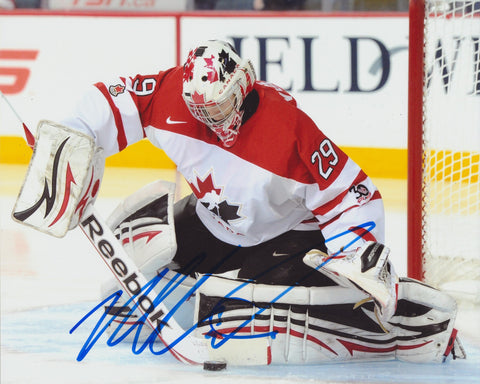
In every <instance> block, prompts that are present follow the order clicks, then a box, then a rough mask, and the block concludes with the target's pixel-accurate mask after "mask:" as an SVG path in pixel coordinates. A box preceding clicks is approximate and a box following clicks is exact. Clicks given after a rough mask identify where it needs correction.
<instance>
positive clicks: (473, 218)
mask: <svg viewBox="0 0 480 384" xmlns="http://www.w3.org/2000/svg"><path fill="white" fill-rule="evenodd" d="M425 73H426V75H427V76H426V79H425V84H424V133H423V135H424V137H423V141H424V191H423V192H424V233H423V238H424V245H423V248H424V252H425V254H424V272H425V281H426V282H428V283H430V284H432V285H434V286H436V287H439V288H441V289H445V290H448V291H450V292H452V293H453V294H455V296H457V297H458V298H460V299H462V300H467V301H470V302H474V303H477V304H478V303H480V181H479V163H480V2H478V1H477V2H476V3H475V2H473V1H462V2H458V1H445V0H444V1H434V0H427V1H426V20H425Z"/></svg>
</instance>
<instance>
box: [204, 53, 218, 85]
mask: <svg viewBox="0 0 480 384" xmlns="http://www.w3.org/2000/svg"><path fill="white" fill-rule="evenodd" d="M204 60H205V63H207V65H205V67H206V68H207V69H208V71H207V79H208V81H210V83H213V82H215V81H218V73H217V71H216V70H215V66H214V65H213V61H214V60H215V58H214V56H213V55H211V56H210V58H204Z"/></svg>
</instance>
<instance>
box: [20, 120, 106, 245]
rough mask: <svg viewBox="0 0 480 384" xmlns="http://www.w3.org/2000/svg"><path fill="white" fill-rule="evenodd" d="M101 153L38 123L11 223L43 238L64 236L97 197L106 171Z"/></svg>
mask: <svg viewBox="0 0 480 384" xmlns="http://www.w3.org/2000/svg"><path fill="white" fill-rule="evenodd" d="M102 152H103V150H102V149H101V148H98V147H96V146H95V143H94V140H93V138H91V137H90V136H88V135H85V134H83V133H80V132H77V131H74V130H72V129H70V128H68V127H65V126H62V125H60V124H57V123H54V122H51V121H48V120H42V121H40V122H39V126H38V130H37V138H36V143H35V147H34V149H33V155H32V159H31V160H30V165H29V168H28V170H27V174H26V176H25V179H24V182H23V185H22V188H21V190H20V193H19V195H18V198H17V201H16V203H15V206H14V209H13V213H12V218H13V219H14V220H15V221H17V222H20V223H22V224H25V225H28V226H30V227H33V228H35V229H37V230H39V231H42V232H45V233H47V234H50V235H53V236H56V237H63V236H65V234H66V233H67V231H68V230H69V229H72V228H74V227H75V226H76V225H77V224H78V222H79V221H80V219H81V217H82V214H83V212H84V211H85V208H86V207H87V206H88V205H89V204H93V202H94V201H95V199H96V197H97V193H98V190H99V188H100V182H101V179H102V176H103V170H104V158H103V155H102Z"/></svg>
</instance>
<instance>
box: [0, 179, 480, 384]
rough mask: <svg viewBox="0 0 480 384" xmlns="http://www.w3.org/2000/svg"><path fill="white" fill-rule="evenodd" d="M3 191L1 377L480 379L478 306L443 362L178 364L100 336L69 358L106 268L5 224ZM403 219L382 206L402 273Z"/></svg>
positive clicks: (82, 249)
mask: <svg viewBox="0 0 480 384" xmlns="http://www.w3.org/2000/svg"><path fill="white" fill-rule="evenodd" d="M4 187H5V185H4ZM6 189H7V188H3V195H2V196H0V213H1V214H0V261H1V265H0V272H1V276H0V277H1V280H0V281H1V377H0V379H1V380H0V381H1V383H2V384H6V383H49V384H56V383H62V384H64V383H69V384H77V383H89V384H96V383H101V384H108V383H119V384H120V383H121V384H129V383H177V384H182V383H185V384H187V383H188V384H191V383H195V384H200V383H212V381H214V382H215V383H231V384H237V383H238V384H240V383H241V384H245V383H280V384H282V383H432V384H433V383H435V384H442V383H479V382H480V367H479V364H478V363H479V362H480V336H479V335H480V329H479V327H480V326H479V324H480V317H479V314H478V310H477V309H469V310H466V309H462V310H461V311H460V313H459V318H458V322H457V324H458V327H459V328H460V335H462V336H463V339H462V341H463V344H464V347H465V348H466V351H467V354H468V359H467V360H464V361H461V360H456V361H450V362H447V363H446V364H411V363H404V362H397V361H393V362H381V363H341V364H322V365H316V366H307V367H305V366H266V367H228V368H227V369H226V370H225V371H221V372H206V371H203V369H202V368H201V367H198V366H186V365H182V364H181V363H179V362H178V361H177V360H175V359H174V358H173V357H172V356H171V355H170V354H168V353H167V354H163V355H160V356H157V355H154V354H153V353H152V352H150V351H149V350H148V349H147V350H145V351H143V352H142V353H141V354H139V355H136V354H134V353H133V352H132V350H131V343H121V344H119V345H117V346H114V347H110V346H108V345H107V335H104V336H103V337H101V338H100V339H99V341H98V342H97V343H96V345H95V346H94V347H93V348H92V350H91V351H90V352H89V353H88V354H87V356H86V357H85V359H83V360H82V361H77V360H76V358H77V355H78V353H79V352H80V349H81V348H82V346H83V344H84V343H85V341H86V340H87V337H88V335H89V334H90V332H91V330H92V328H93V323H91V324H90V323H89V322H87V323H86V324H84V325H82V326H81V327H79V328H78V329H77V330H76V331H75V332H74V333H73V334H70V333H69V331H70V329H71V328H72V327H73V326H74V325H75V324H76V323H77V322H78V321H79V320H80V319H81V318H82V317H83V316H84V315H85V314H86V313H87V312H88V311H89V310H90V309H91V308H93V307H94V306H95V305H96V304H98V302H99V298H100V297H99V292H100V285H101V284H102V282H104V281H105V280H106V279H108V278H109V277H110V273H109V272H108V271H107V269H106V268H105V264H104V263H103V262H102V261H101V260H100V258H99V257H98V256H97V254H96V253H95V251H94V250H93V248H92V247H91V245H90V244H89V242H88V240H87V239H86V238H85V237H84V235H83V234H82V233H81V231H79V230H75V231H72V232H70V233H68V234H67V236H66V237H65V238H63V239H55V238H52V237H49V236H48V235H44V234H41V233H39V232H37V231H35V230H33V229H30V228H26V227H24V226H22V225H19V224H17V223H14V222H13V221H12V220H11V219H10V212H11V210H12V207H13V203H14V195H13V193H10V192H9V193H6V192H5V190H6ZM1 192H2V190H1V189H0V193H1ZM399 193H400V192H399ZM394 200H395V199H394ZM392 201H393V200H392ZM117 202H118V198H117V197H111V196H106V195H105V196H104V197H102V196H101V198H99V201H98V205H97V207H98V209H99V211H100V212H102V213H104V214H105V216H106V215H107V213H108V212H110V211H111V209H113V207H114V206H115V205H116V203H117ZM389 208H390V209H389ZM405 220H406V219H405V209H404V207H403V208H402V207H400V208H399V207H398V205H397V204H393V203H392V204H391V205H389V204H387V228H388V229H387V243H388V245H389V246H390V247H391V248H392V257H393V258H394V263H395V265H396V268H397V271H399V272H400V274H401V275H404V274H405V270H406V265H405V250H406V245H405V242H406V239H405V236H406V235H405V230H406V227H405V222H406V221H405ZM92 320H93V319H92Z"/></svg>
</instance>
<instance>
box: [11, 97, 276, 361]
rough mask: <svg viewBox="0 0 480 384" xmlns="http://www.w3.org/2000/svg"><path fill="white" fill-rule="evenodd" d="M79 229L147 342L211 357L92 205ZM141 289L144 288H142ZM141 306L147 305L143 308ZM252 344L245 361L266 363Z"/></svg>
mask: <svg viewBox="0 0 480 384" xmlns="http://www.w3.org/2000/svg"><path fill="white" fill-rule="evenodd" d="M2 97H3V98H4V99H5V101H6V102H7V104H8V105H9V107H10V108H11V109H12V111H13V112H14V114H15V115H16V116H17V118H18V120H19V121H20V123H21V124H22V126H23V127H24V131H25V135H26V138H27V144H28V145H29V146H30V147H31V148H33V147H34V145H35V138H34V136H33V134H32V133H31V131H30V130H29V129H28V127H27V125H26V124H25V123H24V122H23V120H22V119H21V118H20V116H19V115H18V114H17V113H16V111H15V110H14V109H13V107H12V105H11V104H10V103H9V102H8V100H7V98H6V97H5V96H4V95H3V93H2ZM79 227H80V229H81V230H82V232H83V233H84V234H85V235H86V236H87V238H88V239H89V240H90V242H91V243H92V245H93V246H94V247H95V249H96V250H97V252H98V254H99V255H100V257H101V258H102V260H103V261H104V262H105V263H106V265H107V267H108V268H109V269H110V271H111V272H112V273H113V275H114V276H115V278H116V280H117V282H118V284H119V285H120V286H121V287H122V289H123V291H124V292H126V293H127V294H128V295H129V296H130V301H132V302H133V304H134V305H133V309H132V311H133V310H135V309H138V310H139V311H140V312H141V313H142V320H143V321H144V322H145V323H147V324H148V325H149V326H150V327H151V328H152V330H153V333H152V337H149V341H151V342H153V340H154V339H155V338H156V337H157V336H158V337H159V339H160V340H161V341H162V342H163V344H164V345H165V349H164V350H163V351H161V353H164V352H166V351H169V352H170V353H172V355H173V356H174V357H175V358H176V359H178V360H179V361H181V362H183V363H187V364H202V363H204V362H205V361H206V360H207V359H208V357H209V356H212V352H217V351H212V348H210V347H209V346H208V343H207V340H206V339H200V338H196V337H194V336H193V335H192V332H193V330H194V329H195V328H196V325H193V326H192V327H191V328H190V329H188V330H186V331H185V330H184V329H183V328H182V327H181V326H180V325H179V324H178V323H177V322H176V321H175V319H174V318H173V317H172V316H173V313H174V311H175V309H176V308H177V307H178V305H181V303H179V304H178V305H177V306H175V308H173V310H169V309H168V308H167V307H166V306H165V304H164V303H163V302H162V300H161V299H162V298H161V297H160V298H159V296H158V295H156V294H155V292H154V291H153V284H152V282H148V281H147V280H146V278H145V276H144V275H143V274H142V272H141V271H140V270H139V269H138V268H137V267H136V265H135V263H134V262H133V260H132V259H131V258H130V257H129V256H128V254H127V253H126V251H125V249H124V248H123V246H122V245H121V244H120V243H119V242H118V240H117V238H116V237H115V235H114V234H113V232H112V231H111V230H110V228H109V226H108V225H107V224H106V222H105V221H104V220H103V218H102V217H101V215H99V214H98V212H96V210H95V208H94V206H93V204H89V205H87V207H86V208H85V211H84V212H83V215H82V219H81V221H80V223H79ZM157 282H158V281H157ZM202 283H203V281H199V282H198V283H197V284H195V285H194V287H192V288H191V290H190V291H189V292H188V293H187V295H186V296H190V295H191V294H194V293H195V291H196V289H197V288H198V287H199V286H200V285H201V284H202ZM145 287H147V288H146V289H144V288H145ZM161 294H162V293H161ZM145 303H147V304H148V305H147V306H146V307H145ZM155 323H158V324H159V325H155ZM255 345H256V347H257V348H258V347H259V346H260V351H264V352H265V353H260V356H262V357H261V358H257V359H256V360H255V361H253V360H249V361H248V364H259V365H260V364H266V363H268V351H267V347H266V345H265V347H263V345H261V344H259V343H255ZM252 347H253V345H252V344H251V345H244V344H242V345H239V343H236V342H230V343H229V345H228V347H227V348H225V347H222V353H223V354H224V355H225V356H226V357H227V359H228V360H229V361H230V362H233V363H237V364H245V363H244V362H245V361H246V360H245V354H246V353H248V350H249V349H250V348H252ZM152 352H153V351H152ZM161 353H157V354H161ZM214 355H216V356H218V353H214Z"/></svg>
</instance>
